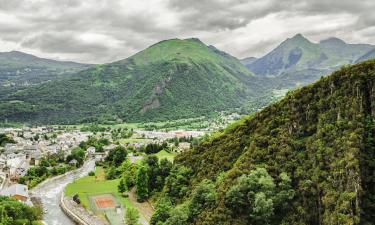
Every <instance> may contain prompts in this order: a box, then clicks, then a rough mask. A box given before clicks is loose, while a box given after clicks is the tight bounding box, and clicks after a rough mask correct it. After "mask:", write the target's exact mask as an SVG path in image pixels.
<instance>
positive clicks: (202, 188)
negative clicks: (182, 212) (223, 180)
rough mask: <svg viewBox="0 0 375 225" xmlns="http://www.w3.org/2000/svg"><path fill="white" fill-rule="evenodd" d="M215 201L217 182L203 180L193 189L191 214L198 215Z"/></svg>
mask: <svg viewBox="0 0 375 225" xmlns="http://www.w3.org/2000/svg"><path fill="white" fill-rule="evenodd" d="M215 201H216V190H215V184H214V183H213V182H212V181H210V180H203V181H202V182H201V183H200V184H199V185H198V186H197V187H196V188H195V189H194V191H193V194H192V197H191V202H190V204H189V212H190V215H191V216H192V217H195V216H197V215H198V214H200V212H202V211H203V209H205V208H208V207H210V206H212V205H213V204H214V203H215Z"/></svg>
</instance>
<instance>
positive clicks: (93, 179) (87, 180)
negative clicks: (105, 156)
mask: <svg viewBox="0 0 375 225" xmlns="http://www.w3.org/2000/svg"><path fill="white" fill-rule="evenodd" d="M119 182H120V179H115V180H105V174H104V169H103V168H102V167H96V171H95V176H86V177H82V178H80V179H78V180H75V181H74V182H73V183H70V184H68V185H67V186H66V188H65V195H66V196H70V197H72V196H73V195H75V194H78V196H79V199H80V200H81V203H82V205H83V206H84V207H85V208H87V209H89V208H90V203H89V196H92V195H97V194H107V193H112V194H113V195H114V196H115V197H116V198H117V199H118V200H120V202H121V203H122V204H123V205H124V206H125V207H132V206H131V203H130V202H129V199H128V198H124V197H122V196H121V194H120V193H119V192H118V190H117V186H118V183H119Z"/></svg>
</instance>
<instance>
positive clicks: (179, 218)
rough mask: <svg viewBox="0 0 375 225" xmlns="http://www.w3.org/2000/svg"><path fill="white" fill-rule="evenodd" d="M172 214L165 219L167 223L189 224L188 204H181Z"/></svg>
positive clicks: (166, 224)
mask: <svg viewBox="0 0 375 225" xmlns="http://www.w3.org/2000/svg"><path fill="white" fill-rule="evenodd" d="M170 215H171V216H170V217H169V218H168V219H167V220H166V221H165V225H177V224H178V225H188V224H189V223H188V220H189V209H188V207H187V205H181V206H178V207H177V208H175V209H174V210H172V212H171V214H170Z"/></svg>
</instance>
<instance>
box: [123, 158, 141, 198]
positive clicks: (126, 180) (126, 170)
mask: <svg viewBox="0 0 375 225" xmlns="http://www.w3.org/2000/svg"><path fill="white" fill-rule="evenodd" d="M121 171H122V178H121V181H120V185H121V187H120V186H119V190H122V192H124V191H127V190H130V188H132V187H134V185H135V183H136V177H137V164H135V163H131V162H130V161H129V160H128V159H127V160H125V161H124V162H123V163H122V164H121Z"/></svg>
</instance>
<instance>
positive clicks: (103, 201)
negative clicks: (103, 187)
mask: <svg viewBox="0 0 375 225" xmlns="http://www.w3.org/2000/svg"><path fill="white" fill-rule="evenodd" d="M94 200H95V204H96V208H97V209H110V208H115V207H116V203H115V200H114V199H113V197H112V196H110V195H106V196H95V197H94Z"/></svg>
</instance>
